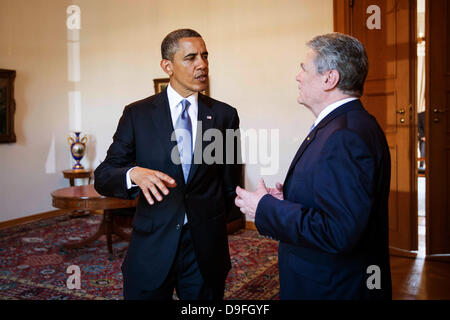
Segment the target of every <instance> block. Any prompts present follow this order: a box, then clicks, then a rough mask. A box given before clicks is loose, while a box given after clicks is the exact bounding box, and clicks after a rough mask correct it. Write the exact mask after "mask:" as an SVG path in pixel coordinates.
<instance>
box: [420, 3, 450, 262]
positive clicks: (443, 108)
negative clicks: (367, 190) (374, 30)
mask: <svg viewBox="0 0 450 320" xmlns="http://www.w3.org/2000/svg"><path fill="white" fill-rule="evenodd" d="M426 16H427V19H426V45H427V46H426V49H427V52H426V57H427V66H428V68H427V70H428V72H427V75H426V81H425V83H426V87H427V90H426V106H427V110H426V124H427V125H426V127H425V134H426V143H427V146H426V152H425V157H426V166H427V168H426V170H427V187H426V188H427V196H426V202H427V214H426V226H427V232H426V235H427V244H426V253H427V257H439V258H445V257H444V256H443V255H445V254H447V255H449V254H450V168H449V167H450V112H449V109H450V48H449V47H450V41H449V37H450V21H449V20H450V3H449V1H448V0H431V1H430V0H428V1H427V7H426ZM447 258H449V256H447Z"/></svg>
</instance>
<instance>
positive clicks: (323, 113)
mask: <svg viewBox="0 0 450 320" xmlns="http://www.w3.org/2000/svg"><path fill="white" fill-rule="evenodd" d="M357 99H358V98H355V97H351V98H345V99H342V100H339V101H336V102H333V103H332V104H330V105H329V106H327V107H326V108H325V109H323V110H322V111H321V112H320V113H319V116H318V117H317V119H316V121H314V127H313V128H315V127H317V125H318V124H319V122H320V121H322V120H323V119H324V118H325V117H326V116H327V115H329V114H330V113H331V112H332V111H334V110H335V109H337V108H339V107H340V106H342V105H344V104H346V103H347V102H350V101H353V100H357Z"/></svg>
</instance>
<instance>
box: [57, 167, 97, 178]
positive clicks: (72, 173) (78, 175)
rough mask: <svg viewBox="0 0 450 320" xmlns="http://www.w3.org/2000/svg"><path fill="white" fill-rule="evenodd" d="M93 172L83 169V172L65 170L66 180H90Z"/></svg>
mask: <svg viewBox="0 0 450 320" xmlns="http://www.w3.org/2000/svg"><path fill="white" fill-rule="evenodd" d="M92 172H93V170H91V169H87V170H86V169H81V170H72V169H68V170H63V174H64V178H89V177H90V176H91V175H92Z"/></svg>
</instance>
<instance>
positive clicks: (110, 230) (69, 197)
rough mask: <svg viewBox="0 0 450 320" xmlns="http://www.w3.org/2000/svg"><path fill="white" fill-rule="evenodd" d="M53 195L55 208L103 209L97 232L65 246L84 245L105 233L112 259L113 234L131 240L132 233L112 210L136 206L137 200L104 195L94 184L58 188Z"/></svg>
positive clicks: (76, 246) (79, 246)
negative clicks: (122, 227) (126, 231)
mask: <svg viewBox="0 0 450 320" xmlns="http://www.w3.org/2000/svg"><path fill="white" fill-rule="evenodd" d="M51 195H52V199H53V201H52V205H53V206H54V207H55V208H59V209H69V210H90V211H93V210H103V219H102V222H101V224H100V227H99V228H98V230H97V232H96V233H95V234H94V235H92V236H91V237H89V238H87V239H86V240H83V241H81V242H77V243H68V244H65V245H64V247H65V248H69V249H72V248H81V247H84V246H86V245H89V244H91V243H92V242H94V241H95V240H97V239H98V238H99V237H100V236H102V235H104V234H105V235H106V242H107V245H108V251H109V254H110V258H111V259H112V257H113V250H112V235H113V234H116V235H118V236H119V237H120V238H122V239H124V240H126V241H129V240H130V235H129V234H127V233H125V232H124V231H123V230H122V229H121V227H120V226H119V225H118V224H117V222H116V221H115V220H114V214H113V213H112V212H111V210H112V209H121V208H131V207H135V206H136V202H137V201H136V200H124V199H119V198H110V197H104V196H102V195H100V194H98V193H97V191H95V189H94V185H92V184H88V185H84V186H76V187H69V188H63V189H58V190H56V191H53V192H52V193H51Z"/></svg>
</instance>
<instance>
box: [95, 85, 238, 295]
mask: <svg viewBox="0 0 450 320" xmlns="http://www.w3.org/2000/svg"><path fill="white" fill-rule="evenodd" d="M198 124H199V126H200V124H201V126H202V128H201V127H198V129H197V139H196V147H195V148H202V150H203V149H204V148H205V147H206V146H207V145H208V144H209V143H211V142H208V141H206V142H202V131H203V132H205V131H206V130H207V129H210V128H217V129H219V130H220V131H221V132H222V133H223V134H224V137H225V130H226V129H237V128H238V127H239V117H238V114H237V111H236V109H234V108H233V107H231V106H229V105H227V104H225V103H222V102H219V101H217V100H214V99H211V98H210V97H207V96H204V95H202V94H199V97H198ZM172 132H173V124H172V120H171V115H170V109H169V103H168V99H167V92H166V90H164V91H163V92H161V93H159V94H157V95H154V96H151V97H149V98H146V99H144V100H141V101H137V102H135V103H133V104H131V105H129V106H127V107H126V108H125V109H124V112H123V115H122V117H121V119H120V122H119V125H118V127H117V131H116V133H115V135H114V138H113V143H112V144H111V146H110V148H109V150H108V153H107V156H106V159H105V161H104V162H102V163H101V164H100V165H99V166H98V167H97V169H96V170H95V189H96V190H97V191H98V192H99V193H100V194H102V195H105V196H111V197H119V198H133V197H135V196H136V194H137V191H139V192H140V189H139V188H133V189H132V190H131V191H130V190H127V187H126V179H125V176H126V172H127V171H128V169H130V168H131V167H133V166H135V165H138V166H140V167H144V168H149V169H153V170H159V171H161V172H164V173H166V174H168V175H169V176H171V177H172V178H174V179H175V181H176V183H177V187H176V188H174V189H169V192H170V193H169V195H167V196H164V200H163V201H162V202H158V201H156V203H155V204H154V205H152V206H150V205H149V204H148V202H147V200H146V199H145V197H144V196H143V195H141V196H140V197H139V199H138V203H137V207H136V213H135V216H134V219H133V232H132V236H131V241H130V245H129V247H128V251H127V255H126V257H125V259H124V263H123V265H122V271H123V275H124V281H125V286H127V289H128V290H129V291H133V290H153V289H155V288H157V287H159V286H160V285H161V283H162V281H163V280H164V279H165V277H166V275H167V274H168V272H169V269H170V267H171V265H172V262H173V260H174V257H175V253H176V250H177V245H178V240H179V237H180V232H181V226H182V225H183V222H184V215H185V212H186V214H187V217H188V220H189V225H190V228H191V235H192V240H193V244H194V249H195V254H196V257H197V261H198V264H199V268H200V272H201V273H202V275H203V277H204V278H205V280H206V281H207V283H209V285H211V286H213V287H214V286H219V287H220V286H223V283H224V281H225V278H226V276H227V273H228V271H229V269H230V268H231V263H230V256H229V251H228V240H227V233H226V223H225V220H226V215H227V213H228V212H229V211H230V208H231V207H232V206H233V205H234V204H233V203H234V197H235V188H236V186H237V184H238V182H239V178H240V177H239V165H236V164H234V165H231V164H227V165H225V164H220V163H213V164H209V165H207V164H205V163H204V162H203V163H202V164H195V163H194V164H193V165H192V166H191V170H190V174H189V177H188V181H187V183H186V184H185V182H184V177H183V171H182V168H181V165H179V164H178V165H176V164H174V163H173V162H172V160H171V153H172V150H174V148H176V141H171V134H172ZM224 145H225V139H224ZM224 149H226V148H225V147H224ZM197 150H199V149H197ZM235 151H236V150H235ZM224 152H227V150H224ZM235 155H236V153H235ZM225 156H226V155H225Z"/></svg>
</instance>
